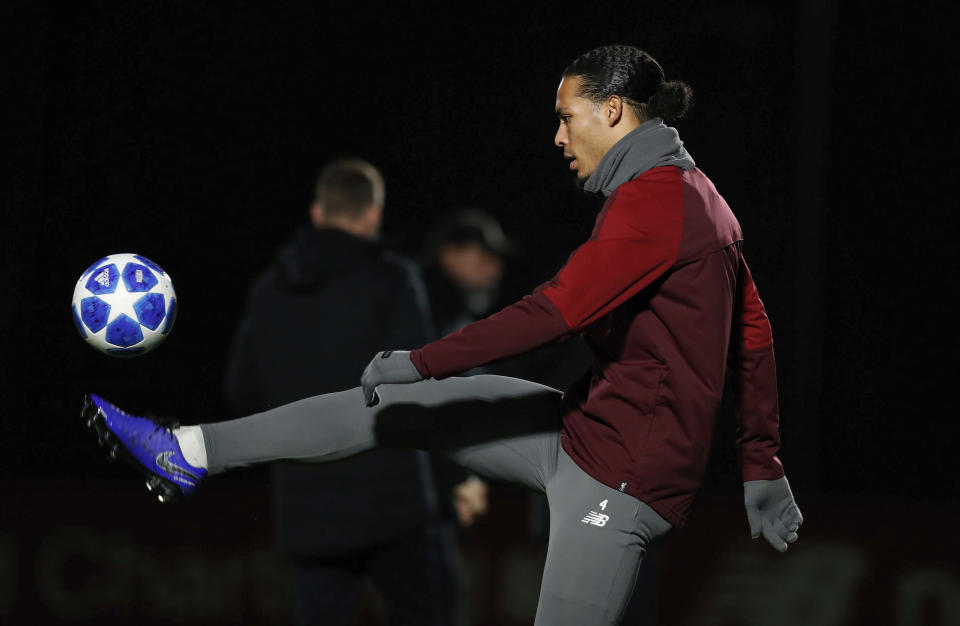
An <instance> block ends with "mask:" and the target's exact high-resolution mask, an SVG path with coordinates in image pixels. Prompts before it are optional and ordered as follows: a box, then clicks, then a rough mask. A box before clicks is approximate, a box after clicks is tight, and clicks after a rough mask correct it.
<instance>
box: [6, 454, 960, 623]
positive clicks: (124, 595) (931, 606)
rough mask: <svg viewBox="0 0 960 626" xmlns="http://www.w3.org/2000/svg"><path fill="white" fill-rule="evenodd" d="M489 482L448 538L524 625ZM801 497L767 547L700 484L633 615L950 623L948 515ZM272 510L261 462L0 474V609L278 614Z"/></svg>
mask: <svg viewBox="0 0 960 626" xmlns="http://www.w3.org/2000/svg"><path fill="white" fill-rule="evenodd" d="M491 495H492V498H491V511H490V513H489V515H488V516H487V517H485V518H483V519H482V520H481V521H480V522H479V523H478V524H477V526H476V527H475V528H473V529H470V530H469V531H467V533H466V534H465V535H464V538H463V547H464V556H465V571H466V576H467V581H468V583H469V586H468V590H467V604H468V606H469V608H470V614H471V616H472V624H474V625H475V626H492V625H496V626H520V625H524V624H531V623H532V619H533V614H534V611H535V608H536V601H537V592H538V587H539V577H540V568H541V566H542V563H543V556H544V552H543V549H544V545H543V543H542V541H541V540H540V539H539V538H538V537H539V536H536V537H535V536H534V535H533V534H531V532H530V515H531V513H533V512H534V511H533V508H535V506H536V503H535V501H534V500H533V499H532V497H531V496H528V495H527V494H526V492H523V491H520V490H516V489H513V488H508V487H502V486H496V485H495V486H494V487H493V490H492V494H491ZM801 505H802V506H803V509H804V513H805V515H806V517H807V521H806V522H805V524H804V526H803V531H802V537H801V540H800V542H799V543H798V544H796V546H795V547H793V548H792V549H791V550H790V551H788V552H787V553H786V554H779V553H777V552H775V551H773V550H772V549H771V548H769V546H767V545H766V544H765V543H763V542H762V541H760V540H758V541H751V540H750V539H749V536H748V530H747V525H746V520H745V518H744V515H743V512H742V508H741V505H740V504H739V503H738V502H735V501H720V500H710V499H703V501H701V503H700V504H699V505H698V507H697V510H696V511H695V514H694V516H693V519H692V521H691V523H690V525H689V526H688V527H687V528H686V529H684V530H683V531H681V532H679V533H675V534H674V535H672V536H670V537H668V538H667V539H666V540H665V541H664V542H663V544H662V545H661V546H660V558H659V559H657V560H656V562H657V563H659V567H658V568H657V569H658V572H657V574H658V578H657V582H656V593H655V597H656V605H655V613H656V619H654V620H652V621H651V622H650V623H655V624H660V625H663V626H667V625H670V626H675V625H680V626H768V625H772V624H776V625H777V626H791V625H793V624H796V625H798V626H799V625H800V624H803V625H804V626H818V625H823V626H826V625H857V626H859V625H863V626H867V625H870V626H885V625H889V626H921V625H922V626H946V625H948V624H951V625H952V624H960V569H958V563H960V558H958V557H960V548H958V542H957V540H956V538H955V535H954V534H953V529H954V528H956V527H957V523H958V521H960V515H958V513H957V512H955V511H954V512H947V511H944V510H941V509H938V508H935V507H921V506H918V505H913V504H906V503H896V502H881V503H850V502H847V503H840V502H830V503H827V502H823V503H819V504H812V503H807V504H804V502H803V501H801ZM272 516H273V513H272V509H271V502H270V489H269V482H268V478H267V473H266V472H262V471H260V470H250V471H242V472H237V473H234V474H231V475H229V476H224V477H218V478H216V479H214V480H211V481H209V483H207V484H206V485H205V487H204V489H203V490H202V491H201V492H199V493H198V494H197V496H196V497H194V498H191V499H189V500H188V501H186V502H182V503H176V504H171V505H160V504H159V503H157V502H156V501H155V500H154V499H153V498H152V497H151V496H150V495H149V494H148V493H146V491H145V490H143V489H142V487H141V486H140V485H139V484H138V483H137V481H136V480H130V479H123V480H117V481H105V480H89V481H85V480H83V479H76V480H72V481H71V480H61V481H27V480H24V481H21V482H17V483H13V484H7V485H5V503H4V505H3V508H2V510H0V623H2V624H48V623H68V624H82V623H96V624H131V623H136V624H144V625H150V624H161V623H165V624H170V623H176V624H204V625H216V624H284V623H291V615H290V612H289V609H288V602H287V600H288V595H287V587H286V576H285V572H284V568H283V565H282V562H281V561H280V560H279V558H278V557H277V555H276V553H275V552H274V550H273V548H272V543H273V535H272V532H273V530H272V525H273V519H272ZM344 523H345V524H346V523H349V515H348V512H344ZM363 598H364V603H363V604H364V606H363V608H362V610H361V613H360V615H359V616H358V624H361V625H363V626H373V625H375V624H380V623H381V621H380V620H379V617H378V607H377V598H376V595H375V593H373V592H372V591H369V590H368V591H367V592H365V594H364V595H363ZM625 626H630V625H629V624H625Z"/></svg>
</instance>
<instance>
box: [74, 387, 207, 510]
mask: <svg viewBox="0 0 960 626" xmlns="http://www.w3.org/2000/svg"><path fill="white" fill-rule="evenodd" d="M82 414H83V417H84V419H85V420H86V424H87V426H88V427H89V428H92V429H93V430H95V431H96V432H97V436H98V437H99V439H100V445H101V446H104V447H106V448H107V449H108V450H109V454H110V456H111V458H114V459H118V458H119V459H123V460H124V461H126V462H128V463H130V464H131V465H133V466H134V467H135V468H136V469H137V470H138V471H139V472H140V473H141V474H143V476H144V477H145V478H146V481H147V489H149V490H151V491H156V492H157V497H158V498H159V499H160V501H161V502H166V501H169V500H172V499H175V498H177V497H179V496H182V495H186V494H189V493H190V492H192V491H193V490H194V489H195V488H196V486H197V484H198V483H199V482H200V481H201V480H203V478H204V477H205V476H206V475H207V470H206V469H204V468H202V467H196V466H194V465H191V464H190V463H188V462H187V460H186V459H185V458H184V456H183V452H182V451H181V449H180V445H179V443H178V441H177V438H176V437H175V436H174V435H173V433H172V432H171V430H170V428H169V427H167V426H164V425H162V424H160V423H158V422H157V421H156V420H153V419H150V418H146V417H137V416H135V415H130V414H129V413H127V412H125V411H123V410H121V409H120V408H119V407H117V406H115V405H113V404H111V403H109V402H107V401H106V400H104V399H103V398H101V397H100V396H97V395H94V394H90V395H88V396H86V397H85V398H84V401H83V412H82Z"/></svg>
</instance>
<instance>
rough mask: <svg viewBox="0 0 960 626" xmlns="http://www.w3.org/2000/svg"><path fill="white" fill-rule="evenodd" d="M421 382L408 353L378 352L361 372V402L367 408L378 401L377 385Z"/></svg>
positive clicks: (397, 351)
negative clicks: (362, 401)
mask: <svg viewBox="0 0 960 626" xmlns="http://www.w3.org/2000/svg"><path fill="white" fill-rule="evenodd" d="M421 380H423V376H421V375H420V372H419V371H418V370H417V368H416V366H415V365H414V364H413V361H411V360H410V352H409V351H406V350H387V351H385V352H378V353H377V356H375V357H373V360H372V361H370V363H369V364H368V365H367V368H366V369H365V370H363V376H362V377H361V378H360V386H361V387H362V388H363V400H364V402H365V403H366V405H367V406H373V405H375V404H376V403H377V402H379V401H380V399H379V398H378V397H377V392H376V389H377V385H383V384H404V383H415V382H417V381H421Z"/></svg>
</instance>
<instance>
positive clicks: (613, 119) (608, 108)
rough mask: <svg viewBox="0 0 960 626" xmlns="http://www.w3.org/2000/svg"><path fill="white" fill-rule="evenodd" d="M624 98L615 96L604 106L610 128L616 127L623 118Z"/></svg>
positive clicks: (608, 99)
mask: <svg viewBox="0 0 960 626" xmlns="http://www.w3.org/2000/svg"><path fill="white" fill-rule="evenodd" d="M623 104H624V103H623V98H621V97H620V96H618V95H616V94H614V95H612V96H610V97H609V98H607V101H606V102H605V103H604V104H603V112H604V115H605V117H606V120H607V125H608V126H616V125H617V123H618V122H619V121H620V118H622V117H623Z"/></svg>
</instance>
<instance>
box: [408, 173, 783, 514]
mask: <svg viewBox="0 0 960 626" xmlns="http://www.w3.org/2000/svg"><path fill="white" fill-rule="evenodd" d="M741 246H742V235H741V231H740V225H739V223H738V222H737V219H736V217H735V216H734V215H733V212H732V211H731V210H730V207H729V206H728V205H727V203H726V202H725V201H724V199H723V198H722V197H721V196H720V194H719V193H718V192H717V190H716V188H715V187H714V186H713V183H711V182H710V180H709V179H708V178H707V177H706V176H705V175H704V174H703V173H702V172H701V171H700V170H699V169H696V168H693V169H690V170H687V171H684V170H681V169H679V168H677V167H672V166H664V167H655V168H653V169H651V170H648V171H647V172H645V173H643V174H641V175H640V176H638V177H636V178H634V179H633V180H631V181H629V182H626V183H623V184H622V185H620V186H619V187H618V188H617V189H616V190H615V191H614V192H613V193H612V194H611V195H610V196H609V197H608V198H607V199H606V202H605V203H604V205H603V207H602V208H601V210H600V213H599V214H598V216H597V219H596V223H595V225H594V228H593V233H592V234H591V236H590V238H589V239H588V240H587V241H586V242H585V243H584V244H582V245H581V246H580V247H578V248H577V249H576V250H575V251H574V252H573V253H572V254H571V255H570V257H569V258H568V259H567V262H566V264H565V265H564V266H563V268H562V269H561V270H560V271H559V272H558V273H557V274H556V275H555V276H554V277H553V278H552V279H550V280H549V281H547V282H546V283H544V284H542V285H540V286H539V287H537V288H536V289H535V290H534V291H533V292H532V293H531V294H530V295H528V296H526V297H524V298H523V299H522V300H521V301H519V302H517V303H515V304H512V305H510V306H508V307H506V308H504V309H503V310H501V311H500V312H498V313H496V314H494V315H491V316H490V317H488V318H486V319H483V320H480V321H478V322H475V323H473V324H471V325H469V326H467V327H465V328H463V329H461V330H459V331H457V332H454V333H452V334H450V335H447V336H446V337H443V338H442V339H439V340H437V341H434V342H432V343H430V344H427V345H426V346H424V347H423V348H421V349H419V350H415V351H413V353H412V354H411V358H412V360H413V363H414V365H415V366H416V367H417V369H418V370H419V371H420V373H421V374H423V375H424V376H425V377H433V378H444V377H446V376H451V375H453V374H457V373H459V372H464V371H466V370H469V369H471V368H473V367H476V366H479V365H483V364H485V363H488V362H490V361H494V360H496V359H500V358H504V357H508V356H513V355H516V354H520V353H522V352H525V351H527V350H530V349H533V348H535V347H537V346H540V345H542V344H545V343H548V342H551V341H555V340H559V339H561V338H563V337H565V336H567V335H569V334H570V333H582V334H583V335H584V336H585V337H586V339H587V342H588V343H589V345H590V347H591V350H592V351H593V355H594V360H593V366H592V368H591V370H590V371H589V372H587V373H586V374H585V375H584V376H583V377H582V378H581V379H580V380H579V381H578V382H576V383H574V384H573V385H572V386H571V387H570V389H568V390H567V391H566V393H565V394H564V405H563V406H564V409H563V433H562V442H563V447H564V450H566V451H567V453H568V454H569V455H570V456H571V458H573V459H574V461H576V462H577V464H578V465H580V467H581V468H583V470H584V471H585V472H587V473H588V474H589V475H590V476H592V477H593V478H595V479H596V480H598V481H600V482H602V483H604V484H606V485H608V486H610V487H612V488H614V489H619V490H620V491H624V492H626V493H629V494H630V495H632V496H634V497H636V498H638V499H640V500H642V501H643V502H645V503H647V504H648V505H649V506H651V507H652V508H653V509H654V510H655V511H657V512H658V513H659V514H660V515H661V516H663V517H664V518H665V519H667V520H668V521H669V522H670V523H671V524H673V525H674V526H682V525H683V524H684V523H685V522H686V520H687V516H688V515H689V511H690V506H691V504H692V501H693V497H694V494H695V493H696V491H697V489H698V488H699V486H700V484H701V482H702V478H703V473H704V471H705V468H706V465H707V459H708V455H709V452H710V444H711V441H712V438H713V429H714V424H715V420H716V415H717V411H718V408H719V405H720V399H721V396H722V393H723V388H724V378H725V375H726V373H727V370H728V360H729V363H730V364H732V365H733V367H732V368H731V369H732V371H733V372H734V373H735V374H736V375H737V390H738V398H737V416H738V422H739V428H738V445H739V459H740V466H741V471H742V474H743V479H744V480H745V481H746V480H759V479H776V478H779V477H781V476H783V468H782V467H781V464H780V461H779V459H777V457H776V454H777V451H778V450H779V447H780V437H779V432H778V431H779V409H778V397H777V381H776V369H775V365H774V357H773V336H772V333H771V329H770V323H769V321H768V319H767V316H766V314H765V313H764V310H763V304H762V303H761V301H760V298H759V296H758V293H757V289H756V286H755V285H754V283H753V279H752V277H751V275H750V270H749V269H748V268H747V264H746V261H745V260H744V257H743V252H742V248H741Z"/></svg>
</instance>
